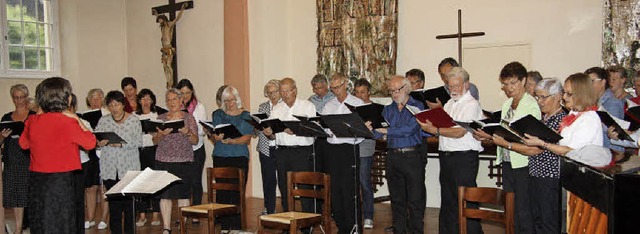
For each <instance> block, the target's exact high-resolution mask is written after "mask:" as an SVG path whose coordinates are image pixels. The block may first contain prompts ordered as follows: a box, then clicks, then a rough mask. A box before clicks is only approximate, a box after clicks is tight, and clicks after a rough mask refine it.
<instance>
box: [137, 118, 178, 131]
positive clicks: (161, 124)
mask: <svg viewBox="0 0 640 234" xmlns="http://www.w3.org/2000/svg"><path fill="white" fill-rule="evenodd" d="M140 124H142V131H143V132H144V133H150V132H157V131H158V130H156V128H158V129H160V130H165V129H167V128H172V130H171V133H178V129H181V128H184V120H182V119H179V120H170V121H166V122H165V121H162V120H159V119H158V120H150V119H144V120H140Z"/></svg>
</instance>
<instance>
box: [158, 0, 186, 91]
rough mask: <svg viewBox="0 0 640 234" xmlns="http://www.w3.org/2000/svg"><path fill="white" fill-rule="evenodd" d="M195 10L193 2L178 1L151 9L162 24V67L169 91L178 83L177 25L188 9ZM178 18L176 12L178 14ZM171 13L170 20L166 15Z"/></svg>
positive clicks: (173, 0)
mask: <svg viewBox="0 0 640 234" xmlns="http://www.w3.org/2000/svg"><path fill="white" fill-rule="evenodd" d="M192 8H193V1H184V2H179V3H176V0H169V4H167V5H163V6H157V7H154V8H151V14H153V15H154V16H155V17H156V23H159V24H160V31H161V33H162V37H161V38H160V41H161V42H162V48H161V49H160V52H162V59H161V61H162V66H163V68H164V75H165V78H166V79H167V89H168V88H172V87H174V85H175V84H176V83H177V81H178V56H176V50H177V46H178V44H177V43H176V30H175V29H176V23H177V22H178V20H180V17H182V13H184V10H186V9H192ZM178 11H179V13H178V15H177V16H176V12H178ZM164 13H169V18H167V16H165V15H164Z"/></svg>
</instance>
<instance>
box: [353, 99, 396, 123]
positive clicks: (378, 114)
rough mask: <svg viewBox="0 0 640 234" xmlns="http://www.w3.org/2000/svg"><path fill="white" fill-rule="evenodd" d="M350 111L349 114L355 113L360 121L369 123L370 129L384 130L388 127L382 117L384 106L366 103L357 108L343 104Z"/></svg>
mask: <svg viewBox="0 0 640 234" xmlns="http://www.w3.org/2000/svg"><path fill="white" fill-rule="evenodd" d="M344 105H345V106H347V108H349V110H351V112H356V113H358V115H360V118H362V121H364V122H367V121H371V127H373V128H374V129H376V128H386V127H389V123H388V122H387V120H385V119H384V116H382V110H384V105H381V104H378V103H373V102H372V103H367V104H364V105H359V106H352V105H349V104H347V103H345V104H344Z"/></svg>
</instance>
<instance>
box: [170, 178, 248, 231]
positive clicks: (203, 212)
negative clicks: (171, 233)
mask: <svg viewBox="0 0 640 234" xmlns="http://www.w3.org/2000/svg"><path fill="white" fill-rule="evenodd" d="M218 179H237V181H235V182H219V181H218ZM244 184H245V178H244V170H242V169H240V168H236V167H215V168H211V167H209V168H207V198H208V202H210V203H208V204H201V205H195V206H187V207H181V208H180V233H181V234H184V233H186V229H185V220H186V218H187V217H192V218H207V221H208V225H209V233H214V232H215V219H216V218H217V217H220V216H228V215H238V214H239V215H240V220H241V223H242V224H241V225H242V229H245V228H246V226H247V224H246V220H245V218H244V214H245V211H246V207H245V206H246V204H245V197H244ZM220 190H227V191H238V192H239V193H240V204H238V205H233V204H219V203H215V199H214V191H216V192H217V191H220Z"/></svg>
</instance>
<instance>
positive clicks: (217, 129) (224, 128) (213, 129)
mask: <svg viewBox="0 0 640 234" xmlns="http://www.w3.org/2000/svg"><path fill="white" fill-rule="evenodd" d="M199 123H200V125H202V127H203V128H206V129H207V131H209V133H211V134H216V135H218V134H224V137H223V139H234V138H238V137H241V136H242V133H240V131H239V130H238V128H236V126H233V125H232V124H218V125H216V126H213V124H212V123H210V122H202V121H199Z"/></svg>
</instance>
